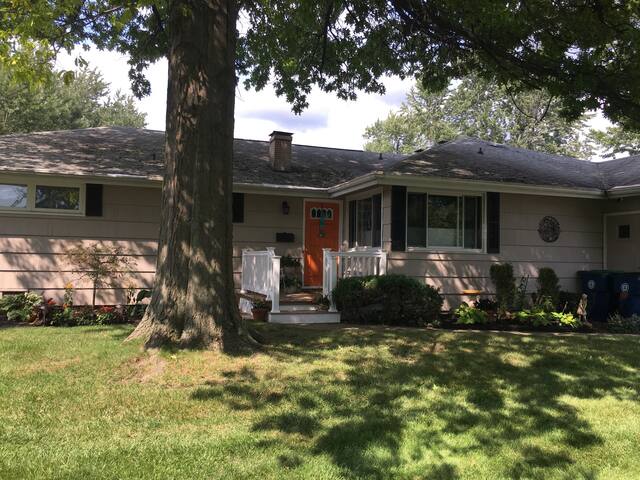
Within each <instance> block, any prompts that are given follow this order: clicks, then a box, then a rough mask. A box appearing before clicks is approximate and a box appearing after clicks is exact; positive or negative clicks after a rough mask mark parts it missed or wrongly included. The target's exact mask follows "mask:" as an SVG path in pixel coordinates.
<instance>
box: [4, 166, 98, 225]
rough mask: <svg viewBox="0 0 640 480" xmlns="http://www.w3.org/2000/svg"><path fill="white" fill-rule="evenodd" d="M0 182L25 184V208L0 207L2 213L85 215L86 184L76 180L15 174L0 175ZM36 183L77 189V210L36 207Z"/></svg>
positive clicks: (44, 185)
mask: <svg viewBox="0 0 640 480" xmlns="http://www.w3.org/2000/svg"><path fill="white" fill-rule="evenodd" d="M0 184H3V185H4V184H8V185H26V186H27V208H15V207H0V213H2V214H3V215H4V214H7V213H8V214H15V215H25V214H31V215H34V214H38V215H63V216H76V217H77V216H84V215H85V193H86V185H85V183H83V182H80V181H77V180H64V179H48V178H46V177H38V178H25V177H17V176H4V175H0ZM36 185H40V186H43V187H67V188H69V187H70V188H77V189H79V192H80V193H79V194H80V198H79V205H78V209H77V210H64V209H57V208H36Z"/></svg>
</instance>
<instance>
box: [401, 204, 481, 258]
mask: <svg viewBox="0 0 640 480" xmlns="http://www.w3.org/2000/svg"><path fill="white" fill-rule="evenodd" d="M482 224H483V214H482V196H481V195H448V194H429V193H414V192H409V193H408V194H407V246H408V247H410V248H411V247H413V248H445V249H465V250H482Z"/></svg>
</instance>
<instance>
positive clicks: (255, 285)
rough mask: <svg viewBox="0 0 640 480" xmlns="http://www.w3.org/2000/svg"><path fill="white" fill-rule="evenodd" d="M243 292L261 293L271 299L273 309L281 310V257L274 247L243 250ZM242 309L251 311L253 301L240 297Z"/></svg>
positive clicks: (273, 310)
mask: <svg viewBox="0 0 640 480" xmlns="http://www.w3.org/2000/svg"><path fill="white" fill-rule="evenodd" d="M241 275H242V276H241V285H240V288H241V290H240V291H241V292H242V293H247V292H254V293H261V294H263V295H265V296H266V297H267V300H271V311H272V312H273V313H278V312H280V257H279V256H278V255H276V253H275V249H274V248H267V249H266V250H251V249H250V248H245V249H243V250H242V274H241ZM240 311H241V312H244V313H249V312H251V302H250V301H249V300H247V299H245V298H241V299H240Z"/></svg>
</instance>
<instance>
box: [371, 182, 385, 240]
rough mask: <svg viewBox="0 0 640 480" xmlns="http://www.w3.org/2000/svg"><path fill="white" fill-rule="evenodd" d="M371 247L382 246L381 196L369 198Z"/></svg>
mask: <svg viewBox="0 0 640 480" xmlns="http://www.w3.org/2000/svg"><path fill="white" fill-rule="evenodd" d="M371 210H372V212H371V222H372V226H373V228H372V234H371V235H372V239H371V246H372V247H380V246H382V195H379V194H378V195H374V196H373V197H371Z"/></svg>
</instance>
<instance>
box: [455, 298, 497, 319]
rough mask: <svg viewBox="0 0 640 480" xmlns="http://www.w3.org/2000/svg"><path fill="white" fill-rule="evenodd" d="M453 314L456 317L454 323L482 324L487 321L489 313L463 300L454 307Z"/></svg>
mask: <svg viewBox="0 0 640 480" xmlns="http://www.w3.org/2000/svg"><path fill="white" fill-rule="evenodd" d="M454 314H455V317H456V323H458V324H461V325H476V324H480V325H483V324H485V323H487V322H488V321H489V315H488V314H487V312H485V311H484V310H480V309H479V308H476V307H472V306H470V305H467V304H466V303H464V302H462V304H461V305H460V306H459V307H458V308H456V310H455V312H454Z"/></svg>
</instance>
